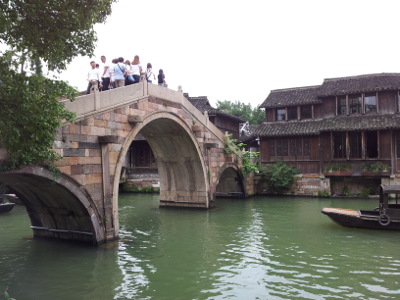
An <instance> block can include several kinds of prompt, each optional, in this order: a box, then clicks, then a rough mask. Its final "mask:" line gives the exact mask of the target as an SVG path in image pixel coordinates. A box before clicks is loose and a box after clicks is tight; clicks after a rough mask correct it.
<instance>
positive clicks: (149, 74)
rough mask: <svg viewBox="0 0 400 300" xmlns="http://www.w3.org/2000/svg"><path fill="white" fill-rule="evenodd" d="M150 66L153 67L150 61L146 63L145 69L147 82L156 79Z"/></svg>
mask: <svg viewBox="0 0 400 300" xmlns="http://www.w3.org/2000/svg"><path fill="white" fill-rule="evenodd" d="M152 68H153V67H152V66H151V63H148V64H147V69H146V79H147V82H150V83H152V82H153V79H154V80H156V75H154V73H153V69H152Z"/></svg>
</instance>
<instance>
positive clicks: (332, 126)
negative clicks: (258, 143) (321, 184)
mask: <svg viewBox="0 0 400 300" xmlns="http://www.w3.org/2000/svg"><path fill="white" fill-rule="evenodd" d="M388 129H400V115H398V114H395V115H364V116H339V117H332V118H326V119H316V120H302V121H290V122H269V123H263V124H261V125H260V126H259V127H258V128H257V129H256V130H255V131H254V132H253V134H252V136H253V137H258V136H260V137H278V136H304V135H319V134H320V133H321V132H329V131H333V132H338V131H365V130H388Z"/></svg>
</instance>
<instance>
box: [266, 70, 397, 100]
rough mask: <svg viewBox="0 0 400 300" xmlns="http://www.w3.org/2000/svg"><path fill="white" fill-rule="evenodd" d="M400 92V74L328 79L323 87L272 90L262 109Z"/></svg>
mask: <svg viewBox="0 0 400 300" xmlns="http://www.w3.org/2000/svg"><path fill="white" fill-rule="evenodd" d="M387 90H400V73H380V74H368V75H358V76H350V77H339V78H327V79H324V82H323V83H322V85H316V86H309V87H298V88H290V89H281V90H272V91H271V93H270V94H269V95H268V97H267V99H265V101H264V102H263V103H262V104H261V105H260V108H277V107H287V106H297V105H307V104H318V103H322V99H321V97H327V96H338V95H347V94H355V93H362V92H364V93H365V92H376V91H378V92H379V91H387Z"/></svg>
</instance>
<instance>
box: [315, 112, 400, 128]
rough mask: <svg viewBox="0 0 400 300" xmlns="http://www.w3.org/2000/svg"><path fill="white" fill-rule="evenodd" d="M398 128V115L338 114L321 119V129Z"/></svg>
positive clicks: (399, 118) (399, 126) (399, 124)
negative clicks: (337, 115) (338, 115)
mask: <svg viewBox="0 0 400 300" xmlns="http://www.w3.org/2000/svg"><path fill="white" fill-rule="evenodd" d="M389 129H400V115H398V114H392V115H364V116H340V117H335V118H329V119H324V120H323V126H322V127H321V131H364V130H389Z"/></svg>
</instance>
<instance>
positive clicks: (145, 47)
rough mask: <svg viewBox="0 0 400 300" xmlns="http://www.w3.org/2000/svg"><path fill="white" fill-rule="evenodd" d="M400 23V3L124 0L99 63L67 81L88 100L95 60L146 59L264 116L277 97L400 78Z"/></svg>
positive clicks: (81, 62) (174, 80)
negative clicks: (367, 79)
mask: <svg viewBox="0 0 400 300" xmlns="http://www.w3.org/2000/svg"><path fill="white" fill-rule="evenodd" d="M399 15H400V1H398V0H380V1H377V0H374V1H372V0H301V1H300V0H286V1H285V0H247V1H243V0H241V1H239V0H201V1H197V0H196V1H194V0H167V1H166V0H164V1H161V0H151V1H138V0H119V1H118V2H117V3H115V4H114V5H113V12H112V14H111V16H109V17H108V19H107V22H106V23H105V24H99V25H96V26H95V28H96V31H97V34H98V43H97V47H96V50H95V57H93V58H89V57H79V58H76V59H75V60H74V61H73V62H72V63H71V65H70V66H69V68H68V71H66V72H64V73H63V74H62V78H63V79H65V80H67V81H69V82H70V84H72V85H73V86H75V87H78V88H79V90H85V89H86V86H87V81H86V76H87V71H88V69H89V68H90V66H89V62H90V60H92V59H94V60H96V61H98V62H100V56H101V55H105V56H106V57H107V59H108V60H109V61H111V59H112V58H114V57H119V56H123V57H124V58H125V59H129V60H133V57H134V56H135V55H139V56H140V61H141V64H142V66H143V68H144V69H145V67H146V64H147V63H148V62H151V63H152V65H153V69H154V70H155V71H156V72H157V73H158V70H159V69H160V68H162V69H163V70H164V73H165V75H166V81H167V83H168V85H169V88H171V89H175V90H177V87H178V85H181V86H182V88H183V91H184V92H187V93H189V95H190V96H208V99H209V100H211V104H212V105H215V103H216V101H217V100H230V101H236V100H238V101H241V102H244V103H251V104H252V106H253V107H256V106H258V105H260V104H261V103H262V102H263V101H264V100H265V98H266V97H267V96H268V94H269V92H270V91H271V90H274V89H281V88H291V87H299V86H309V85H319V84H321V83H322V81H323V79H324V78H334V77H343V76H352V75H360V74H371V73H382V72H399V71H400V70H399V67H398V65H399V63H398V61H399V56H400V47H399V45H400V42H399V33H400V17H399Z"/></svg>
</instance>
